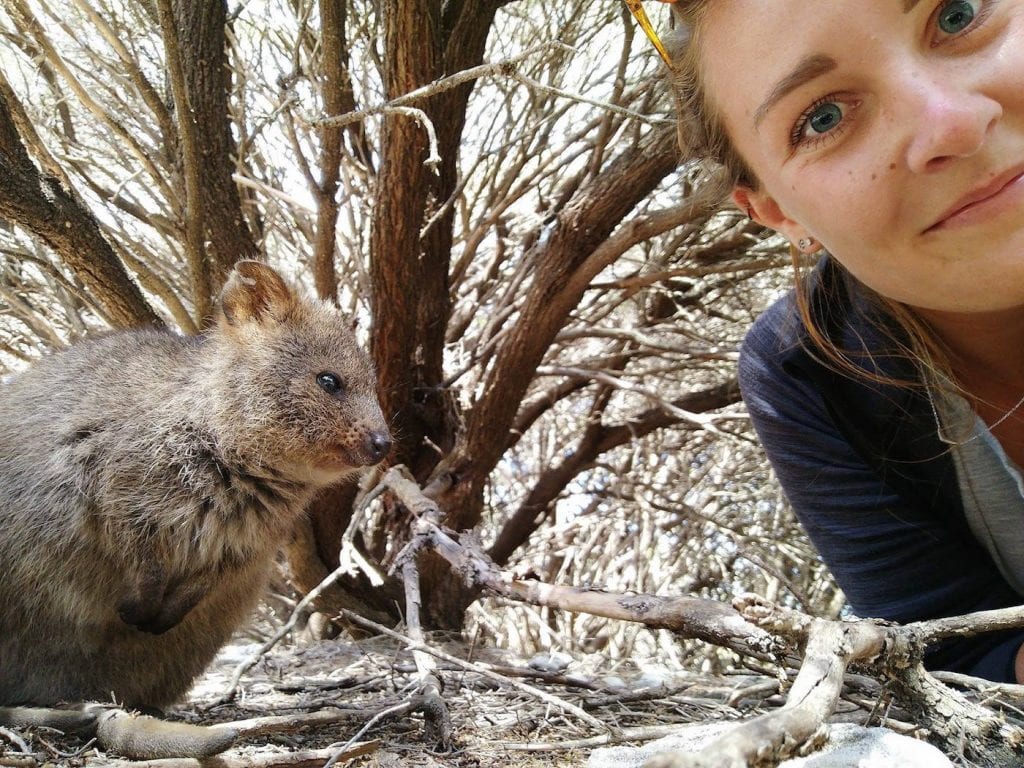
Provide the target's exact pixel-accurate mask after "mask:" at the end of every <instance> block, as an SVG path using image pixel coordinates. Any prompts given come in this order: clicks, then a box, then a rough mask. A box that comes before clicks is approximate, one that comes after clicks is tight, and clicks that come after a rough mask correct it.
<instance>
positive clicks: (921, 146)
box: [901, 75, 1003, 173]
mask: <svg viewBox="0 0 1024 768" xmlns="http://www.w3.org/2000/svg"><path fill="white" fill-rule="evenodd" d="M901 98H902V99H904V100H905V103H906V113H905V114H904V115H903V118H905V119H907V120H908V121H910V125H911V126H912V134H911V138H910V143H909V145H908V147H907V164H908V165H909V166H910V168H911V170H913V171H914V172H916V173H928V172H930V171H935V170H938V169H939V168H941V167H943V166H945V165H947V164H948V163H949V161H951V160H953V159H955V158H959V157H969V156H970V155H973V154H974V153H976V152H978V151H979V150H980V149H981V148H982V147H983V146H984V144H985V141H986V139H987V137H988V135H989V134H990V133H991V131H992V129H993V127H994V126H995V125H996V123H997V122H998V121H999V118H1000V117H1001V116H1002V113H1003V109H1002V105H1001V104H1000V103H999V102H998V101H996V100H994V99H992V98H990V97H988V96H986V95H985V94H983V93H981V92H979V91H978V90H977V89H975V88H973V87H972V86H971V85H970V84H969V83H967V82H964V81H963V80H961V79H955V78H954V79H950V78H947V79H942V78H941V77H929V78H926V77H924V76H921V75H918V76H917V77H915V78H913V80H912V83H911V84H909V87H908V89H907V90H904V91H903V92H902V95H901Z"/></svg>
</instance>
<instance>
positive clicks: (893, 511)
mask: <svg viewBox="0 0 1024 768" xmlns="http://www.w3.org/2000/svg"><path fill="white" fill-rule="evenodd" d="M673 11H674V14H675V15H676V16H677V18H678V19H679V20H681V22H682V24H683V27H684V29H686V30H687V31H688V38H689V40H688V43H687V45H686V47H685V49H684V50H683V51H682V52H680V53H679V54H678V55H677V56H676V59H675V67H674V69H675V73H676V86H677V91H678V93H679V100H680V109H681V116H680V125H681V128H680V130H681V134H682V139H683V143H684V145H686V146H689V147H694V148H696V149H697V150H698V151H699V152H701V153H702V154H703V155H705V156H707V157H710V158H712V159H714V160H716V161H717V162H718V163H719V164H720V165H721V166H722V167H723V168H724V170H725V173H726V181H727V183H728V184H729V186H730V188H731V196H732V199H733V201H734V202H735V203H736V204H737V205H739V206H740V208H742V209H743V210H745V211H746V212H747V213H748V215H750V216H751V217H752V218H753V219H754V220H756V221H758V222H760V223H761V224H764V225H766V226H768V227H771V228H773V229H775V230H777V231H778V232H780V233H781V234H783V235H784V236H786V237H787V238H788V239H789V240H790V241H791V242H792V243H793V244H794V248H795V250H798V251H799V252H802V253H803V254H805V255H813V254H820V255H821V258H820V259H819V262H818V266H817V267H816V268H815V270H814V271H813V272H812V273H811V274H810V275H808V277H807V279H806V280H804V281H803V283H802V286H801V287H799V288H798V289H797V291H796V292H794V293H793V294H792V295H790V296H788V297H786V298H784V299H783V300H781V301H780V302H778V303H777V304H776V305H774V306H773V307H772V308H771V309H769V310H768V311H767V312H766V313H765V314H764V315H763V316H762V317H761V318H760V319H759V320H758V322H757V323H756V324H755V326H754V327H753V328H752V330H751V331H750V333H749V335H748V337H747V340H746V342H745V344H744V347H743V350H742V355H741V361H740V381H741V386H742V389H743V395H744V399H745V401H746V403H747V405H748V407H749V410H750V414H751V418H752V419H753V423H754V426H755V428H756V429H757V432H758V434H759V436H760V438H761V440H762V442H763V444H764V446H765V449H766V451H767V453H768V457H769V459H770V460H771V462H772V464H773V466H774V468H775V470H776V473H777V474H778V477H779V479H780V481H781V483H782V485H783V488H784V490H785V492H786V494H787V496H788V498H789V500H790V501H791V502H792V505H793V507H794V509H795V510H796V513H797V515H798V516H799V518H800V520H801V522H802V523H803V525H804V527H805V528H806V530H807V531H808V533H809V534H810V536H811V538H812V540H813V541H814V543H815V545H816V546H817V547H818V549H819V551H820V552H821V554H822V556H823V558H824V559H825V561H826V563H827V564H828V565H829V567H830V569H831V570H832V572H833V574H834V575H835V577H836V579H837V581H838V582H839V584H840V586H841V587H842V588H843V590H844V591H845V592H846V594H847V597H848V599H849V601H850V604H851V606H852V607H853V609H854V610H855V611H856V612H857V613H858V614H859V615H863V616H874V617H881V618H885V619H891V620H896V621H900V622H907V621H913V620H918V619H925V618H933V617H938V616H947V615H956V614H962V613H968V612H971V611H976V610H982V609H989V608H996V607H1003V606H1009V605H1017V604H1019V603H1021V602H1024V598H1022V595H1024V490H1022V481H1021V474H1020V470H1019V467H1024V2H1021V0H829V2H827V3H813V4H811V3H807V2H806V0H697V1H693V0H680V2H678V3H677V4H676V5H674V6H673ZM1022 644H1024V632H1007V633H1001V634H990V635H983V636H979V637H977V638H972V639H970V640H965V641H957V642H953V643H950V644H948V645H946V646H943V647H941V648H938V649H936V650H935V651H934V652H933V653H932V654H931V655H930V656H929V657H928V659H927V663H928V665H929V666H931V667H933V668H944V669H953V670H957V671H962V672H967V673H970V674H975V675H978V676H981V677H986V678H988V679H991V680H1000V681H1014V680H1016V681H1024V653H1022V651H1021V647H1022Z"/></svg>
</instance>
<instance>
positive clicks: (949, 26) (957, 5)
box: [938, 0, 977, 35]
mask: <svg viewBox="0 0 1024 768" xmlns="http://www.w3.org/2000/svg"><path fill="white" fill-rule="evenodd" d="M975 2H977V0H975ZM976 15H977V10H975V8H974V4H973V3H971V2H969V0H953V2H950V3H947V4H946V5H944V6H943V7H942V8H941V9H940V10H939V19H938V23H939V29H941V30H942V31H943V32H945V33H946V34H947V35H955V34H957V33H959V32H963V31H964V30H965V29H967V28H968V27H969V26H971V22H973V21H974V17H975V16H976Z"/></svg>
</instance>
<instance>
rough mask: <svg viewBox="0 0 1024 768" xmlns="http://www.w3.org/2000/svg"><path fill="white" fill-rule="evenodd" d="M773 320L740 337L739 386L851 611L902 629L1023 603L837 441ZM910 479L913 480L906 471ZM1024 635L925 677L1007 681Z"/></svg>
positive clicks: (936, 660) (987, 642) (942, 652)
mask: <svg viewBox="0 0 1024 768" xmlns="http://www.w3.org/2000/svg"><path fill="white" fill-rule="evenodd" d="M772 314H773V313H769V317H763V318H762V319H761V320H760V321H759V322H758V323H757V324H755V326H754V328H753V329H752V330H751V333H750V334H749V335H748V337H747V341H746V342H745V344H744V347H743V350H742V354H741V358H740V386H741V390H742V392H743V398H744V401H745V402H746V404H747V408H748V409H749V412H750V416H751V420H752V421H753V424H754V428H755V429H756V431H757V433H758V436H759V437H760V439H761V442H762V444H763V445H764V448H765V452H766V453H767V455H768V458H769V460H770V462H771V464H772V467H773V468H774V470H775V472H776V474H777V476H778V478H779V481H780V483H781V485H782V488H783V490H784V491H785V493H786V496H787V498H788V499H789V501H790V503H791V504H792V506H793V509H794V511H795V512H796V515H797V517H798V518H799V520H800V522H801V523H802V524H803V526H804V528H805V530H806V531H807V533H808V535H809V536H810V538H811V540H812V542H813V543H814V545H815V546H816V547H817V549H818V551H819V553H820V554H821V556H822V558H823V560H824V561H825V563H826V564H827V565H828V566H829V569H830V570H831V572H832V574H833V575H834V577H835V579H836V581H837V582H838V584H839V586H840V587H841V588H842V589H843V591H844V592H845V593H846V596H847V599H848V600H849V602H850V605H851V606H852V608H853V610H854V611H855V612H856V613H857V614H859V615H861V616H865V617H877V618H883V619H889V620H893V621H898V622H901V623H904V622H908V621H916V620H920V619H927V618H935V617H939V616H952V615H959V614H964V613H970V612H973V611H976V610H984V609H989V608H996V607H1004V606H1008V605H1013V604H1017V603H1019V602H1021V598H1020V596H1018V595H1017V594H1016V593H1015V592H1013V590H1012V589H1011V588H1010V587H1009V585H1007V584H1006V582H1005V581H1004V580H1003V578H1002V577H1001V575H1000V574H999V572H998V571H997V569H996V568H995V566H994V564H993V563H992V561H991V559H990V558H989V556H988V554H987V553H986V552H985V551H984V550H983V549H982V548H981V547H980V545H978V543H977V542H976V541H975V540H974V539H973V538H971V537H968V536H964V535H963V533H962V531H958V530H957V531H955V530H952V529H951V527H950V525H949V521H948V518H947V517H946V516H944V515H941V514H937V513H936V511H935V509H934V508H931V507H930V506H929V501H930V500H928V499H908V498H903V497H901V496H900V495H899V494H898V493H896V492H895V491H894V490H893V488H892V487H891V486H890V485H889V484H887V483H886V482H884V481H883V479H882V478H881V477H880V475H879V473H878V471H877V470H876V469H873V468H872V467H871V466H869V464H868V463H867V462H866V461H865V460H864V459H863V458H862V457H861V456H860V455H859V454H858V452H857V451H856V450H855V449H854V447H853V446H852V445H851V443H850V441H848V440H847V439H846V438H844V436H843V434H842V432H841V430H840V429H839V428H838V427H837V426H836V424H835V422H834V420H833V419H832V418H831V416H830V415H829V412H828V408H827V407H826V405H825V402H824V399H823V397H822V395H821V393H820V392H819V391H818V390H817V388H816V387H815V386H814V385H812V384H811V383H810V382H808V381H806V380H803V379H801V378H798V377H796V376H794V375H793V374H792V373H791V372H788V371H787V370H785V369H784V368H783V366H782V364H781V363H780V358H781V355H780V354H779V345H778V334H777V333H776V332H775V330H774V329H773V328H772V322H773V317H772V316H771V315H772ZM907 471H909V472H912V471H913V468H912V467H908V468H907ZM1022 642H1024V633H1020V632H1014V633H998V634H988V635H983V636H979V637H976V638H969V639H967V640H958V641H953V642H950V643H947V644H946V645H943V646H941V647H939V648H936V649H934V650H933V652H932V653H930V654H929V657H928V660H927V661H928V665H929V666H930V667H933V668H942V669H951V670H957V671H961V672H966V673H969V674H975V675H978V676H980V677H985V678H987V679H993V680H1002V681H1014V680H1015V679H1016V675H1015V668H1016V669H1021V671H1022V672H1024V658H1021V662H1020V664H1019V665H1018V666H1016V667H1015V664H1016V663H1017V659H1018V658H1019V657H1021V654H1020V653H1018V649H1019V648H1020V646H1021V644H1022Z"/></svg>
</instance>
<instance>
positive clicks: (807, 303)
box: [666, 0, 953, 386]
mask: <svg viewBox="0 0 1024 768" xmlns="http://www.w3.org/2000/svg"><path fill="white" fill-rule="evenodd" d="M711 2H712V0H677V2H675V3H674V4H673V5H672V6H671V7H672V15H673V17H674V20H675V30H674V32H673V34H672V35H671V36H669V37H667V39H666V47H667V48H668V50H669V52H670V55H671V57H672V72H671V84H672V91H673V95H674V97H675V100H676V112H677V121H678V122H677V125H678V137H679V146H680V148H681V149H682V151H683V154H684V157H686V158H687V159H689V160H691V161H693V162H697V163H699V164H700V165H701V166H703V171H704V176H705V189H706V190H707V191H706V194H708V195H710V196H711V199H713V200H714V201H715V202H716V203H718V204H722V203H724V202H725V200H726V199H727V198H728V195H729V193H730V191H731V190H732V189H733V188H734V187H735V186H737V185H739V186H744V187H748V188H749V189H753V190H756V189H758V188H759V187H760V182H759V181H758V179H757V176H756V175H755V174H754V172H753V171H752V170H751V168H750V167H749V166H748V165H747V163H746V161H745V160H744V159H743V157H742V156H741V155H740V153H739V152H738V151H737V150H736V147H735V146H734V145H733V143H732V140H731V139H730V137H729V135H728V132H727V131H726V129H725V124H724V121H723V120H722V118H721V116H720V114H719V112H718V107H717V106H716V105H715V103H714V101H713V100H712V99H711V97H710V95H709V94H708V92H707V90H706V89H705V87H704V77H703V73H702V71H701V48H702V43H701V31H702V22H703V21H704V17H705V14H706V12H707V9H708V6H709V5H710V3H711ZM792 255H793V264H794V272H795V274H796V278H797V279H796V300H797V308H798V312H799V314H800V320H801V322H802V324H803V326H804V327H805V329H806V330H807V334H808V337H809V338H810V340H811V343H812V344H813V346H814V348H815V349H814V350H812V352H817V353H818V354H819V355H820V356H822V357H823V358H824V359H825V361H826V362H827V363H828V364H830V365H831V366H832V367H834V368H836V369H838V370H839V371H840V372H843V373H846V374H849V375H853V376H855V377H859V378H868V379H870V380H873V381H877V382H879V383H885V384H897V385H900V386H921V385H923V384H924V382H925V380H927V379H930V378H931V376H930V375H925V376H923V377H922V380H914V381H908V380H905V379H894V378H892V377H889V376H885V375H884V374H881V373H879V372H878V369H877V366H874V365H871V364H870V363H871V360H870V358H871V357H872V355H871V353H870V350H866V349H858V350H851V349H842V348H840V347H839V346H838V345H837V344H836V342H835V340H833V339H832V338H830V337H829V334H828V333H827V331H826V329H825V328H823V327H822V325H821V324H820V321H819V320H818V318H817V317H816V315H815V313H814V312H813V311H812V307H811V291H812V289H813V287H814V283H813V278H812V275H809V274H805V270H803V269H802V268H801V257H800V254H798V253H797V252H796V250H795V249H792ZM844 271H845V270H844ZM846 277H847V279H848V281H852V282H853V283H854V284H855V285H856V286H857V289H858V291H860V292H862V293H863V295H864V297H865V298H866V300H867V304H868V306H869V307H870V308H871V310H873V311H872V313H871V314H872V315H873V316H874V315H879V316H881V317H882V318H885V319H887V320H888V322H884V323H883V326H884V330H885V331H886V336H887V337H888V338H889V339H890V341H891V343H892V347H891V348H890V349H888V350H885V354H886V355H897V356H902V357H908V358H911V359H912V360H913V361H914V363H915V365H916V366H917V368H918V370H919V371H921V372H922V374H934V373H936V372H939V373H941V374H942V375H943V376H944V377H945V378H948V379H950V380H952V378H953V377H952V372H951V366H950V361H949V354H948V351H947V350H946V348H945V347H944V346H943V344H942V342H941V341H940V340H939V339H938V337H937V336H936V335H935V333H934V332H933V331H932V330H931V328H930V327H929V326H928V324H927V323H926V322H925V321H924V320H923V319H922V318H921V317H920V316H919V315H918V314H917V313H916V312H914V310H913V309H912V308H911V307H909V306H907V305H906V304H903V303H901V302H898V301H895V300H893V299H889V298H887V297H885V296H882V295H880V294H878V293H876V292H875V291H872V290H871V289H870V288H868V287H867V286H865V285H863V284H862V283H860V282H859V281H857V280H856V278H854V277H853V276H852V275H849V273H848V272H847V273H846ZM826 300H827V297H826Z"/></svg>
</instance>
